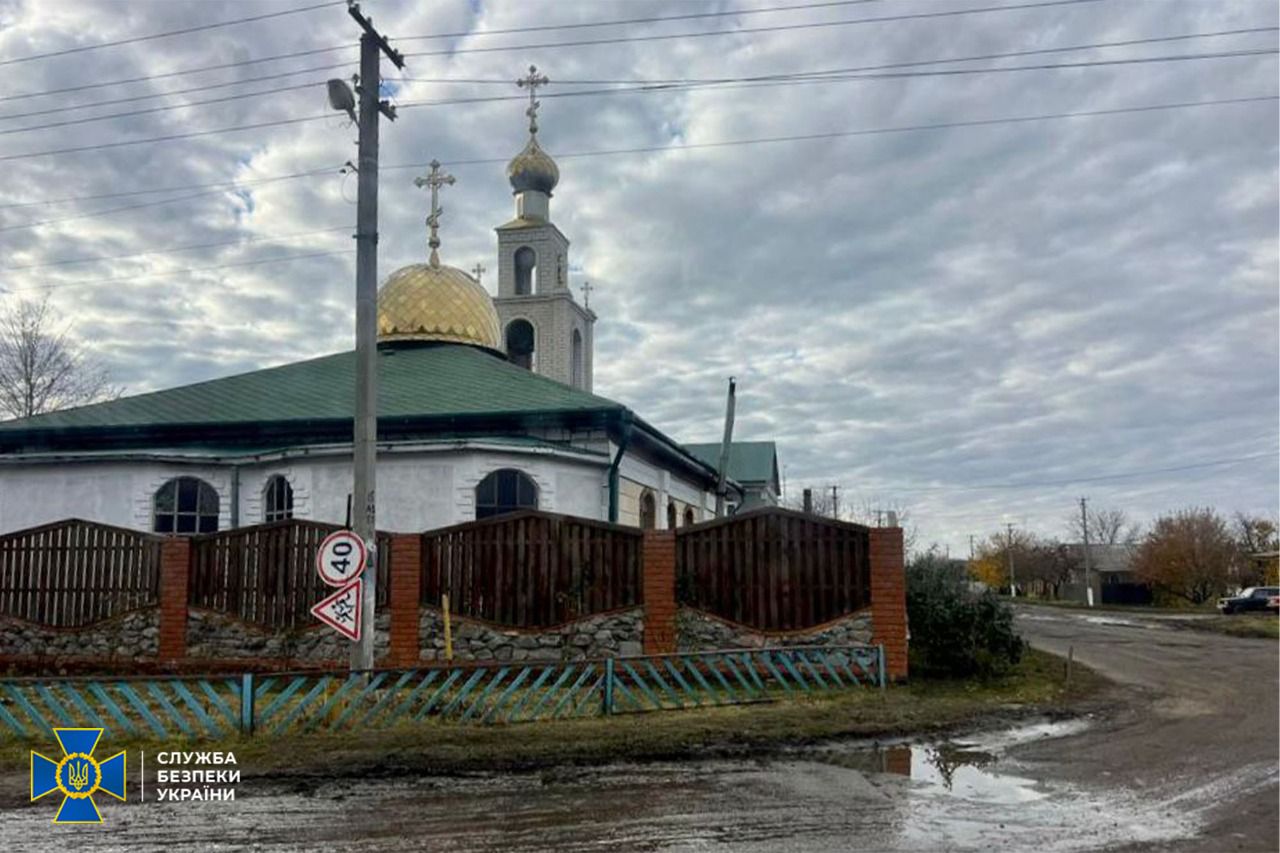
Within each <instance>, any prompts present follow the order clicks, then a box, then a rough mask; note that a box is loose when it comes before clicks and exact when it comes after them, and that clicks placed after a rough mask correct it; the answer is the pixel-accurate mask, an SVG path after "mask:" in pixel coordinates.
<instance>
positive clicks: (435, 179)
mask: <svg viewBox="0 0 1280 853" xmlns="http://www.w3.org/2000/svg"><path fill="white" fill-rule="evenodd" d="M430 165H431V172H430V173H429V174H426V175H423V176H422V177H418V178H414V179H413V185H414V186H416V187H418V188H419V189H421V188H422V187H430V188H431V213H430V214H429V215H428V216H427V227H428V228H430V229H431V237H430V238H429V239H428V240H427V245H428V246H430V247H431V266H433V267H438V266H440V253H439V252H438V251H437V250H438V249H439V248H440V235H439V233H438V229H439V228H440V214H442V213H444V208H443V207H441V206H440V188H441V187H444V186H451V185H453V184H455V183H457V180H458V179H457V178H455V177H454V176H453V175H450V174H448V173H446V172H441V171H440V161H439V160H432V161H431V164H430Z"/></svg>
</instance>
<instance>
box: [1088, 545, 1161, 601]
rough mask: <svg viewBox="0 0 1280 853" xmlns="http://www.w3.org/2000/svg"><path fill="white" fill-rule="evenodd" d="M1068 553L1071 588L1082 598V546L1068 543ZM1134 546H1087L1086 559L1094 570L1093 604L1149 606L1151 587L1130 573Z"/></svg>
mask: <svg viewBox="0 0 1280 853" xmlns="http://www.w3.org/2000/svg"><path fill="white" fill-rule="evenodd" d="M1067 550H1068V552H1069V553H1070V555H1071V557H1072V559H1073V560H1074V561H1075V563H1076V566H1077V568H1076V571H1075V576H1073V577H1072V579H1071V588H1072V589H1077V590H1080V593H1079V594H1078V596H1077V597H1079V598H1084V594H1083V590H1084V580H1085V579H1084V566H1085V561H1084V545H1083V544H1081V543H1078V542H1075V543H1069V544H1068V545H1067ZM1137 551H1138V546H1136V545H1124V544H1119V545H1094V544H1092V543H1091V544H1090V545H1089V560H1090V563H1091V565H1092V567H1093V571H1092V574H1091V575H1090V578H1089V580H1090V584H1091V585H1092V586H1093V596H1094V601H1097V602H1099V603H1101V604H1150V603H1151V601H1152V595H1151V587H1150V586H1148V585H1147V584H1145V583H1143V582H1142V581H1140V580H1139V579H1138V578H1137V576H1136V575H1134V572H1133V558H1134V555H1135V554H1136V553H1137Z"/></svg>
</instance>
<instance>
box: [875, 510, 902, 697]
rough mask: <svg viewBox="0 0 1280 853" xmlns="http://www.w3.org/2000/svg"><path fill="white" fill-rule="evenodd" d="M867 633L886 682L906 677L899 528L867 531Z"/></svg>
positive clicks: (877, 528) (900, 535) (881, 528)
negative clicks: (880, 655) (880, 653)
mask: <svg viewBox="0 0 1280 853" xmlns="http://www.w3.org/2000/svg"><path fill="white" fill-rule="evenodd" d="M871 632H872V637H873V641H874V642H876V643H880V644H882V645H883V646H884V657H885V670H886V671H887V673H888V676H889V678H890V679H892V680H894V681H905V680H906V678H907V572H906V562H905V554H904V550H903V546H902V528H901V527H873V528H871Z"/></svg>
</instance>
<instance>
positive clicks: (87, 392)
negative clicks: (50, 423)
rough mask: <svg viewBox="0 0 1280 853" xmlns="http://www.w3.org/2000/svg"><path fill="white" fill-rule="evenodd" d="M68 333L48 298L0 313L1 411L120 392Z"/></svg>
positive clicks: (25, 411) (31, 411)
mask: <svg viewBox="0 0 1280 853" xmlns="http://www.w3.org/2000/svg"><path fill="white" fill-rule="evenodd" d="M70 333H71V327H70V324H67V325H62V326H59V323H58V320H57V317H56V316H55V315H54V312H53V310H52V309H51V308H50V307H49V300H48V298H47V297H46V298H45V299H43V300H41V301H40V302H27V301H25V300H24V301H19V302H17V303H15V304H13V305H12V306H11V307H9V308H8V310H6V311H4V312H3V313H0V414H2V415H7V416H8V417H10V418H28V417H31V416H32V415H38V414H40V413H41V412H50V411H53V410H55V409H65V408H68V407H71V406H81V405H84V404H86V403H94V402H97V401H99V400H109V399H113V398H115V397H118V396H120V389H118V388H115V387H113V386H112V384H111V377H110V374H109V373H108V372H107V369H106V368H105V367H104V366H103V365H102V364H101V363H99V362H98V361H97V359H95V358H94V357H93V356H92V355H91V354H90V353H89V352H87V351H86V350H85V349H84V348H82V347H81V346H80V344H79V343H78V342H77V341H76V340H75V339H74V338H72V337H71V334H70Z"/></svg>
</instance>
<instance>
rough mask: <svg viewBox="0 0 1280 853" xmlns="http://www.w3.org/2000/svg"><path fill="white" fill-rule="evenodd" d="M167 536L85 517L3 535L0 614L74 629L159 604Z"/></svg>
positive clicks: (0, 565) (0, 544)
mask: <svg viewBox="0 0 1280 853" xmlns="http://www.w3.org/2000/svg"><path fill="white" fill-rule="evenodd" d="M160 542H161V540H160V537H158V536H149V535H147V534H145V533H139V532H138V531H136V530H126V529H124V528H121V527H111V526H109V525H106V524H97V523H95V522H91V521H82V520H80V519H68V520H66V521H59V522H55V523H53V524H46V525H44V526H42V527H33V528H31V529H29V530H20V531H18V532H16V533H10V534H7V535H5V536H0V614H4V615H6V616H16V617H17V618H19V619H25V620H27V621H30V622H35V623H37V624H40V625H49V626H53V627H56V628H73V627H80V626H83V625H89V624H92V623H94V622H98V621H100V620H102V619H108V618H110V617H112V616H115V615H117V614H120V613H126V612H128V611H130V610H135V609H137V608H139V607H147V606H152V605H155V604H156V603H157V602H158V601H159V590H160Z"/></svg>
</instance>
